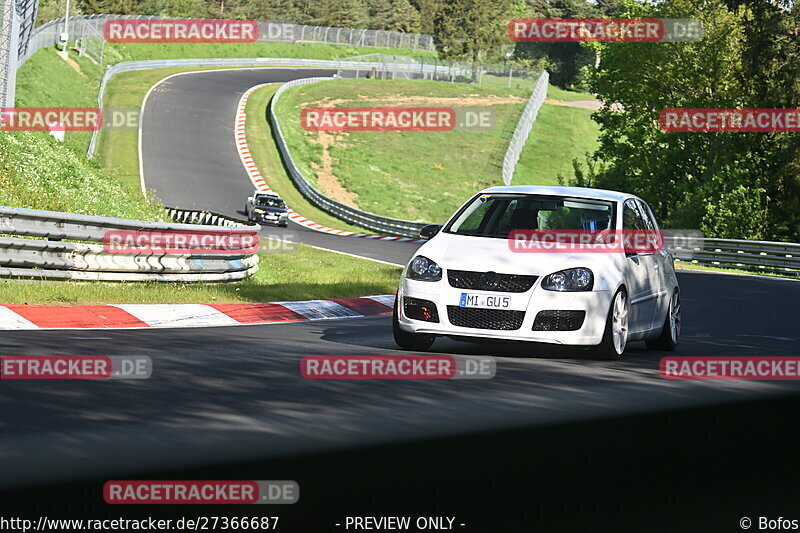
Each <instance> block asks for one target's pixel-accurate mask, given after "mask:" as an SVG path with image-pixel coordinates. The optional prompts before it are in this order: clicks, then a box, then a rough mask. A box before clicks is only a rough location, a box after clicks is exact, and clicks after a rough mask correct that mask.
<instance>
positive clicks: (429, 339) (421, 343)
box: [392, 298, 436, 352]
mask: <svg viewBox="0 0 800 533" xmlns="http://www.w3.org/2000/svg"><path fill="white" fill-rule="evenodd" d="M398 300H399V298H396V299H395V302H394V312H393V313H392V333H393V334H394V342H396V343H397V345H398V346H399V347H401V348H403V349H404V350H413V351H418V352H422V351H425V350H428V349H429V348H430V347H431V345H432V344H433V341H434V340H436V336H435V335H428V334H425V333H409V332H408V331H403V330H402V329H400V322H399V321H398V320H397V313H398V303H397V301H398Z"/></svg>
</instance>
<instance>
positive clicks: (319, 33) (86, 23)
mask: <svg viewBox="0 0 800 533" xmlns="http://www.w3.org/2000/svg"><path fill="white" fill-rule="evenodd" d="M12 1H13V0H12ZM30 1H32V0H30ZM165 18H169V17H159V16H152V15H85V16H76V17H70V19H69V33H70V35H71V37H72V38H73V39H78V41H79V44H80V45H82V47H83V49H85V48H88V47H93V48H94V49H95V50H99V49H101V48H102V47H103V45H101V44H98V43H91V42H90V41H91V40H95V41H96V40H101V41H104V40H103V25H104V24H105V21H106V20H111V19H133V20H160V19H165ZM258 26H259V32H258V33H259V35H258V42H285V43H318V44H338V45H348V46H354V47H381V48H402V49H408V50H422V51H429V52H433V51H435V46H434V41H433V36H431V35H424V34H419V33H402V32H396V31H384V30H367V29H356V28H331V27H327V26H306V25H302V24H286V23H281V22H271V21H259V23H258ZM63 31H64V19H63V18H59V19H55V20H51V21H50V22H47V23H46V24H43V25H42V26H40V27H39V28H37V29H36V30H35V31H34V32H33V35H32V36H31V39H30V42H29V43H28V45H27V47H26V50H25V51H24V53H21V54H20V56H19V65H22V64H23V63H24V62H25V61H27V60H28V58H29V57H30V56H32V55H33V54H35V53H36V52H37V51H39V50H41V49H42V48H47V47H50V46H54V45H56V44H58V43H59V36H60V34H61V33H62V32H63ZM100 54H102V51H101V52H100ZM92 55H93V59H95V60H97V61H98V63H100V64H101V65H102V64H103V58H102V57H94V56H96V55H97V53H96V52H95V53H94V54H92Z"/></svg>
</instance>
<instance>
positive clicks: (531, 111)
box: [503, 70, 550, 185]
mask: <svg viewBox="0 0 800 533" xmlns="http://www.w3.org/2000/svg"><path fill="white" fill-rule="evenodd" d="M549 82H550V74H549V73H548V72H547V71H546V70H545V71H543V72H542V74H541V76H539V79H538V81H537V82H536V87H534V89H533V94H531V97H530V99H529V100H528V104H527V105H526V106H525V110H524V111H523V112H522V116H521V117H520V119H519V122H518V123H517V127H516V129H515V130H514V135H513V136H512V137H511V142H509V143H508V150H506V155H505V157H504V158H503V183H505V184H506V185H511V180H512V179H513V178H514V170H516V168H517V163H518V162H519V156H520V155H521V154H522V149H523V148H525V143H527V142H528V135H529V134H530V132H531V128H533V123H534V122H536V118H537V117H538V116H539V109H541V108H542V104H544V99H545V97H546V96H547V88H548V87H549Z"/></svg>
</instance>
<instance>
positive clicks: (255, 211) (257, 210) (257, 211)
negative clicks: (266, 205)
mask: <svg viewBox="0 0 800 533" xmlns="http://www.w3.org/2000/svg"><path fill="white" fill-rule="evenodd" d="M263 212H264V210H263V209H253V213H263Z"/></svg>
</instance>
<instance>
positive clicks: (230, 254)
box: [0, 207, 260, 282]
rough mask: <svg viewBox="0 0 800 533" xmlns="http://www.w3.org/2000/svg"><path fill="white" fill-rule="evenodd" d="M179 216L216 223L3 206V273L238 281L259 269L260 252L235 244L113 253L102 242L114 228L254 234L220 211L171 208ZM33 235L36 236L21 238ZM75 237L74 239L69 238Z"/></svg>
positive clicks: (254, 229)
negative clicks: (231, 246) (200, 249)
mask: <svg viewBox="0 0 800 533" xmlns="http://www.w3.org/2000/svg"><path fill="white" fill-rule="evenodd" d="M168 212H169V214H170V216H172V217H173V218H175V219H178V220H185V221H194V220H196V221H198V222H204V223H206V224H213V225H198V224H170V223H164V222H148V221H141V220H127V219H120V218H110V217H98V216H90V215H76V214H72V213H59V212H54V211H41V210H38V209H23V208H17V207H0V235H2V237H0V277H12V278H35V279H44V280H70V279H74V280H102V281H181V282H196V281H201V282H212V281H236V280H241V279H244V278H245V277H247V276H250V275H252V274H253V273H255V272H256V270H257V269H258V255H256V254H254V253H244V251H242V252H237V251H236V250H230V249H225V250H223V249H221V248H210V249H209V250H207V251H204V252H200V253H197V252H198V251H196V250H194V251H192V250H187V251H186V253H176V251H175V250H165V251H163V252H162V251H157V250H150V251H149V252H148V253H124V254H123V253H114V252H111V251H108V250H107V249H106V247H105V246H103V245H102V244H92V243H103V242H106V240H105V239H106V235H107V233H108V232H109V231H137V232H181V231H183V232H192V233H193V234H200V235H203V234H204V233H203V232H205V234H208V235H214V236H218V235H220V233H224V231H225V230H222V229H221V228H220V226H227V227H230V228H233V227H236V228H237V229H238V230H245V233H247V234H252V235H253V236H255V238H256V239H257V238H258V231H259V229H260V227H259V226H258V225H248V224H243V223H241V222H238V221H236V220H235V219H231V218H229V217H225V216H222V215H217V214H215V213H208V212H205V211H187V210H181V209H168ZM20 237H34V238H20ZM67 241H75V242H67Z"/></svg>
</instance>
